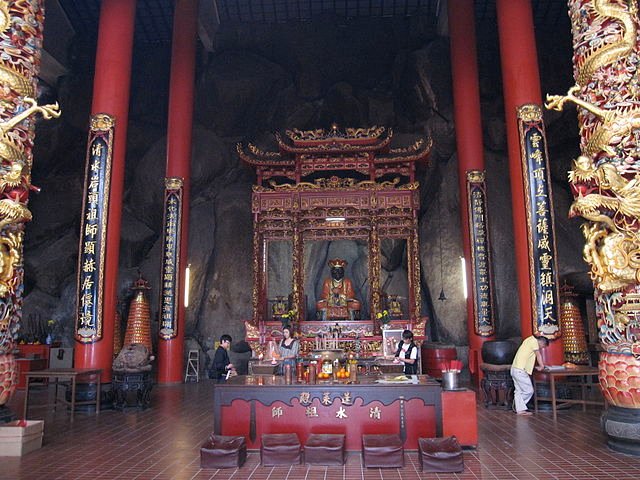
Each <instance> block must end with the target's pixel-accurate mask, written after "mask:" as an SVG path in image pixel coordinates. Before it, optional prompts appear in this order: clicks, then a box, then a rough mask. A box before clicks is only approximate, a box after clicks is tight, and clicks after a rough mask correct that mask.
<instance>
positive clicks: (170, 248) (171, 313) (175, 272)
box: [159, 178, 183, 340]
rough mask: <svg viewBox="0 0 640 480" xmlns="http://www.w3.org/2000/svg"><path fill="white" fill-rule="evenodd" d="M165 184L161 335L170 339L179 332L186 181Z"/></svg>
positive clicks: (167, 181) (177, 180) (170, 180)
mask: <svg viewBox="0 0 640 480" xmlns="http://www.w3.org/2000/svg"><path fill="white" fill-rule="evenodd" d="M164 183H165V190H164V219H163V222H162V225H163V229H162V272H161V278H162V288H161V290H160V292H161V293H160V332H159V334H160V338H163V339H165V340H170V339H172V338H174V337H175V336H176V335H177V333H178V332H177V328H178V305H179V304H178V302H179V301H180V299H179V298H178V297H179V285H180V283H179V281H180V236H181V232H182V192H183V180H182V179H181V178H166V179H165V182H164Z"/></svg>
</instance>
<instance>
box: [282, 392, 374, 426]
mask: <svg viewBox="0 0 640 480" xmlns="http://www.w3.org/2000/svg"><path fill="white" fill-rule="evenodd" d="M316 399H317V400H318V401H319V403H320V406H315V405H311V404H312V403H313V401H314V400H316ZM335 400H340V403H339V405H337V406H335V407H334V406H333V403H334V401H335ZM298 401H299V402H300V405H302V406H304V407H305V413H304V414H305V416H306V417H307V418H318V417H319V416H320V415H319V408H323V407H326V408H331V409H332V413H333V415H334V416H335V418H338V419H341V420H344V419H348V418H349V409H348V407H351V406H353V397H352V395H351V392H343V393H342V394H341V395H339V396H334V397H333V398H332V397H331V393H330V392H323V393H322V395H321V396H319V397H312V396H311V394H310V393H309V392H300V395H299V396H298ZM345 407H347V408H345ZM289 408H292V407H286V406H281V405H276V406H273V407H271V418H276V419H278V418H281V417H284V416H286V414H287V411H288V409H289ZM369 418H370V419H372V420H381V419H382V409H381V408H380V407H378V406H375V407H369Z"/></svg>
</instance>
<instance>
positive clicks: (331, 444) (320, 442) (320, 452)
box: [304, 433, 345, 465]
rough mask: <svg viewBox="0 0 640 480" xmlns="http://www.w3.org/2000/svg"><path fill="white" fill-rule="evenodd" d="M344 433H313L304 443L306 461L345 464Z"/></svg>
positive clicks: (318, 463) (314, 463)
mask: <svg viewBox="0 0 640 480" xmlns="http://www.w3.org/2000/svg"><path fill="white" fill-rule="evenodd" d="M344 460H345V458H344V435H336V434H320V433H312V434H311V435H309V438H308V439H307V443H306V444H305V445H304V463H310V464H313V465H344Z"/></svg>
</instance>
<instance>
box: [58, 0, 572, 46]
mask: <svg viewBox="0 0 640 480" xmlns="http://www.w3.org/2000/svg"><path fill="white" fill-rule="evenodd" d="M58 1H59V3H60V5H61V7H62V8H63V10H64V12H65V14H66V16H67V17H68V19H69V22H70V24H71V26H72V27H73V29H74V30H75V31H76V32H77V33H78V34H81V35H95V32H96V31H97V25H98V16H99V8H100V0H58ZM200 2H201V3H205V4H207V7H208V10H209V11H212V12H214V15H211V16H209V17H208V18H207V19H206V22H214V23H219V24H222V25H226V24H237V23H252V22H255V23H285V22H310V21H313V20H314V19H315V18H319V17H324V18H326V17H330V16H333V17H336V18H344V19H352V18H363V17H409V16H424V17H427V18H431V19H432V24H433V26H434V27H435V26H436V25H437V23H438V15H439V12H440V11H441V10H442V8H443V6H444V2H441V0H200ZM441 3H442V5H441ZM173 4H174V0H138V3H137V16H136V31H135V35H136V43H138V44H166V43H169V42H170V41H171V26H172V21H173ZM495 4H496V0H476V2H475V10H476V18H477V19H478V22H479V23H480V24H485V25H487V24H488V25H489V26H491V25H494V24H495V18H496V14H495ZM532 4H533V11H534V18H535V22H536V26H537V27H540V26H545V27H554V26H556V25H558V24H559V22H561V21H566V17H567V5H566V0H532ZM201 20H202V19H201Z"/></svg>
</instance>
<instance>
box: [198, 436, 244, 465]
mask: <svg viewBox="0 0 640 480" xmlns="http://www.w3.org/2000/svg"><path fill="white" fill-rule="evenodd" d="M246 460H247V444H246V442H245V439H244V437H224V436H222V435H211V436H210V437H209V439H208V440H207V441H206V442H205V443H204V444H203V445H202V448H200V468H239V467H241V466H242V465H244V462H245V461H246Z"/></svg>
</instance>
